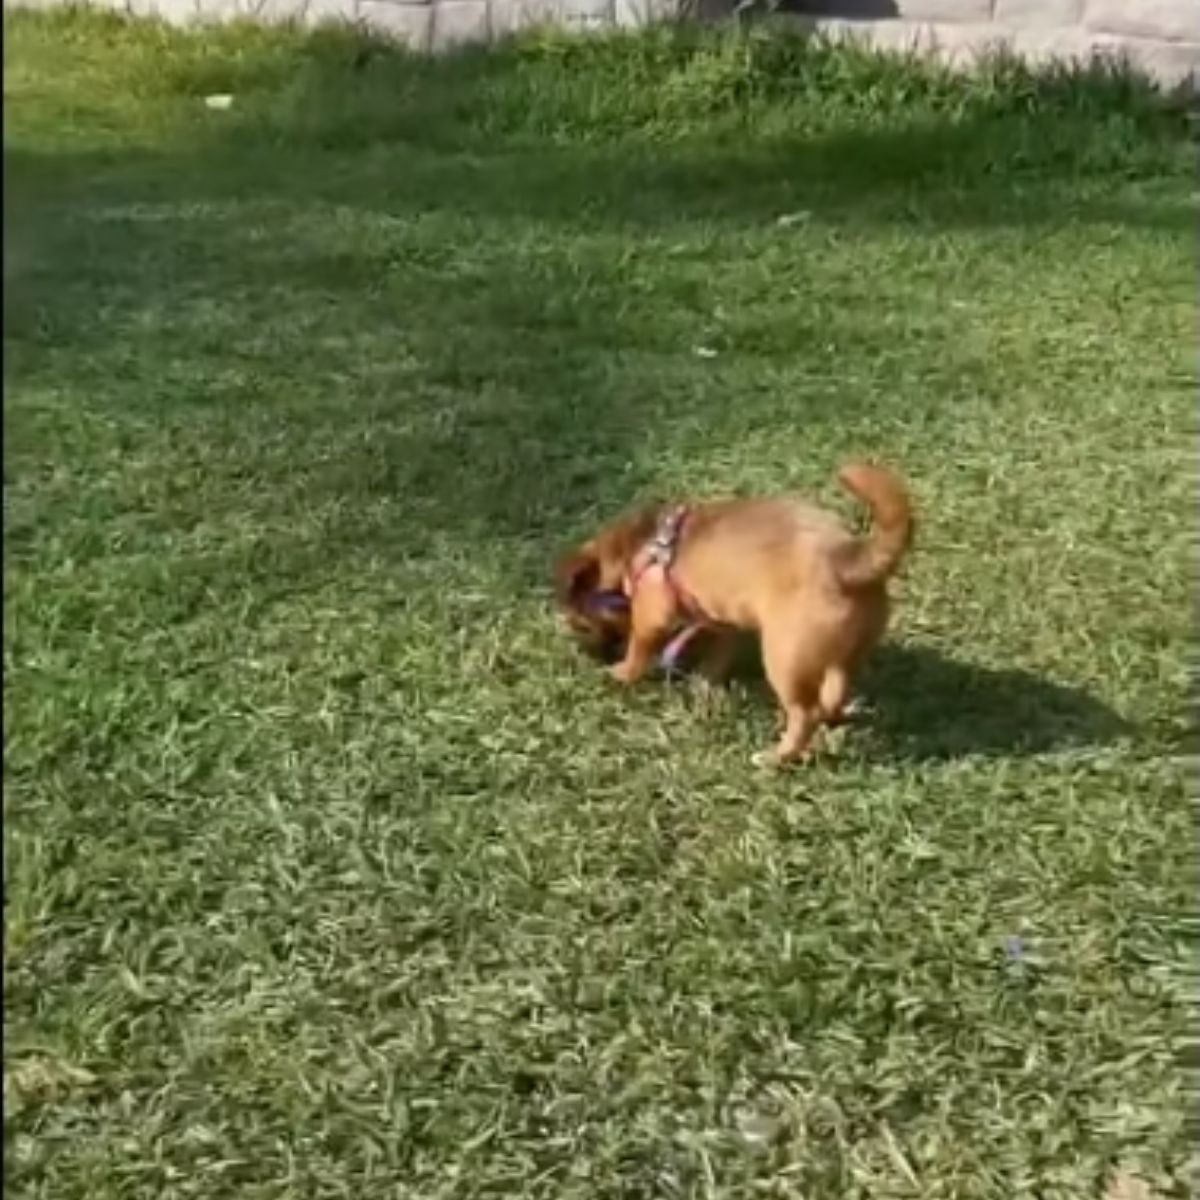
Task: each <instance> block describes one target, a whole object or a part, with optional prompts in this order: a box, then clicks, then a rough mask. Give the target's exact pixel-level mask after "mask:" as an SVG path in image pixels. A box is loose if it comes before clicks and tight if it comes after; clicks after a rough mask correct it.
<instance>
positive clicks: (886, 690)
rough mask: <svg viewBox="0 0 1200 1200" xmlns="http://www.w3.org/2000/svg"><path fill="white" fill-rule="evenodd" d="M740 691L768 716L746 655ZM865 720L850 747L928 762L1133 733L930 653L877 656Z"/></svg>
mask: <svg viewBox="0 0 1200 1200" xmlns="http://www.w3.org/2000/svg"><path fill="white" fill-rule="evenodd" d="M734 681H735V682H737V683H739V684H741V685H742V686H744V687H745V688H746V689H747V690H748V692H749V693H750V694H751V695H753V696H755V697H757V698H758V699H760V700H761V701H762V702H763V703H764V704H769V705H771V706H772V707H773V706H774V704H775V700H774V697H773V696H772V695H771V692H770V690H769V688H768V687H767V685H766V682H765V680H764V679H763V676H762V669H761V665H760V663H759V661H758V657H757V654H756V653H753V652H752V649H751V647H749V646H747V648H746V652H745V653H744V654H743V655H742V656H741V657H740V659H739V662H738V666H737V669H736V671H735V673H734ZM856 693H857V695H858V696H859V697H861V699H862V700H863V701H864V702H865V704H864V711H862V712H861V713H857V714H855V715H852V716H851V717H850V719H849V722H848V725H849V733H850V736H851V737H852V738H854V739H855V740H858V739H859V738H862V739H864V745H868V744H869V745H870V746H872V747H876V748H877V749H872V750H870V751H869V753H870V754H871V755H872V757H874V756H875V755H876V754H882V755H883V756H885V757H890V756H894V757H897V758H907V759H916V760H923V761H930V760H946V759H953V758H966V757H970V756H978V755H983V756H988V757H1011V756H1014V755H1018V756H1019V755H1030V754H1044V753H1048V752H1050V751H1054V750H1064V749H1070V748H1072V747H1076V748H1078V747H1083V746H1098V745H1104V744H1106V743H1109V742H1112V741H1115V740H1116V739H1118V738H1120V737H1121V736H1123V735H1125V734H1128V733H1129V732H1130V725H1129V722H1127V721H1126V720H1124V719H1123V718H1122V717H1121V716H1120V715H1119V714H1117V713H1116V712H1115V711H1113V709H1111V708H1109V707H1108V705H1106V704H1104V703H1103V702H1101V701H1100V700H1097V699H1096V698H1095V697H1094V696H1091V695H1089V694H1088V693H1087V692H1085V691H1084V690H1083V689H1081V688H1078V687H1073V686H1070V685H1067V684H1062V683H1055V682H1052V681H1051V680H1048V679H1044V678H1042V677H1040V676H1038V675H1036V674H1034V673H1033V672H1031V671H1025V670H1021V669H1018V668H994V667H985V666H981V665H979V664H976V663H970V662H965V661H962V660H959V659H954V658H950V657H948V656H946V655H944V654H942V653H940V652H939V651H937V650H934V649H932V648H929V647H925V646H914V645H907V646H906V645H901V644H891V645H885V646H882V647H880V648H879V649H878V650H877V651H876V652H875V654H874V655H873V656H872V659H871V661H870V663H869V664H868V666H867V667H866V669H865V670H864V671H863V674H862V677H861V678H860V679H859V681H858V685H857V687H856Z"/></svg>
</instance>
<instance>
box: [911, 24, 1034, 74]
mask: <svg viewBox="0 0 1200 1200" xmlns="http://www.w3.org/2000/svg"><path fill="white" fill-rule="evenodd" d="M928 38H929V41H928V43H927V44H928V48H929V50H930V52H931V53H932V54H933V56H934V57H935V58H937V59H938V60H939V61H940V62H944V63H946V64H947V65H948V66H952V67H973V66H975V65H976V63H978V62H979V60H980V59H981V58H986V57H987V56H988V55H991V54H1000V53H1004V52H1008V51H1011V50H1012V41H1013V38H1012V31H1011V30H1010V29H1009V28H1008V27H1007V26H1005V25H996V24H994V23H993V22H991V21H974V22H971V23H970V24H958V23H955V22H949V21H947V22H941V21H939V22H938V23H937V24H936V25H931V26H930V27H929V34H928Z"/></svg>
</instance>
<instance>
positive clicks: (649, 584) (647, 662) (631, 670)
mask: <svg viewBox="0 0 1200 1200" xmlns="http://www.w3.org/2000/svg"><path fill="white" fill-rule="evenodd" d="M674 611H675V605H674V601H673V600H672V598H671V595H670V592H669V591H668V589H667V588H665V587H663V586H662V585H661V584H659V583H657V582H656V581H653V580H646V581H645V582H644V583H642V584H641V585H640V586H639V587H638V589H637V591H636V592H635V593H634V595H633V600H632V602H631V603H630V606H629V643H628V645H627V646H626V647H625V657H624V658H623V659H622V660H621V661H620V662H619V663H617V665H616V666H615V667H611V668H610V671H609V673H610V674H611V675H612V677H613V678H614V679H615V680H616V681H617V682H618V683H637V681H638V680H639V679H641V678H642V676H643V675H645V674H646V672H647V671H648V670H649V669H650V667H651V666H652V665H653V663H654V656H655V653H656V652H657V650H658V647H659V644H660V643H661V642H662V639H663V635H664V634H665V633H666V631H667V630H669V629H670V628H671V619H672V616H673V614H674Z"/></svg>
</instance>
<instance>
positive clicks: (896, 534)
mask: <svg viewBox="0 0 1200 1200" xmlns="http://www.w3.org/2000/svg"><path fill="white" fill-rule="evenodd" d="M838 482H839V483H840V484H841V485H842V487H844V488H845V489H846V490H847V491H848V492H850V493H852V494H853V495H854V496H857V497H858V499H859V500H861V501H862V502H863V503H864V504H866V505H867V507H868V508H870V510H871V521H872V524H871V532H870V533H869V534H868V535H867V536H866V537H865V538H862V539H860V540H859V542H858V544H857V545H856V546H855V547H854V549H853V551H852V552H851V553H850V554H849V555H848V556H847V557H846V559H845V560H844V562H842V563H841V564H839V566H838V578H839V579H840V580H841V581H842V583H843V584H844V585H845V586H846V587H850V588H859V587H868V586H869V585H870V584H873V583H878V582H879V581H880V580H882V579H886V578H887V577H888V576H889V575H891V574H892V572H893V571H895V569H896V568H897V567H898V566H899V565H900V560H901V559H902V558H903V557H904V552H905V551H906V550H907V549H908V547H909V544H910V543H911V542H912V535H913V511H912V504H911V502H910V501H909V498H908V491H907V489H906V488H905V486H904V484H903V483H902V482H901V481H900V479H899V477H898V476H897V475H895V474H893V473H892V472H891V471H889V470H887V469H886V468H885V467H875V466H871V465H870V464H869V463H847V464H846V465H845V466H844V467H843V468H842V469H841V470H840V471H839V472H838Z"/></svg>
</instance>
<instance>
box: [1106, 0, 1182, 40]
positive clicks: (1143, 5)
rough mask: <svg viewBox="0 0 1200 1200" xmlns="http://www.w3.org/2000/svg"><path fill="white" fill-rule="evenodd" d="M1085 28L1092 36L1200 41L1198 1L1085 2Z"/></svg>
mask: <svg viewBox="0 0 1200 1200" xmlns="http://www.w3.org/2000/svg"><path fill="white" fill-rule="evenodd" d="M1084 24H1085V25H1086V26H1087V28H1088V29H1089V30H1091V31H1092V32H1093V33H1113V34H1119V35H1120V36H1122V37H1138V38H1161V39H1162V40H1164V41H1178V42H1197V41H1200V0H1088V4H1087V8H1086V9H1085V11H1084Z"/></svg>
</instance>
